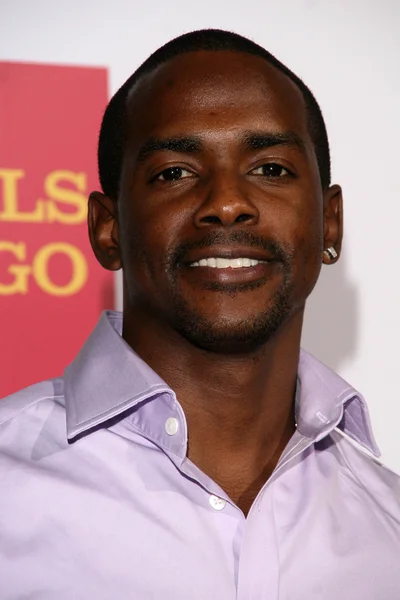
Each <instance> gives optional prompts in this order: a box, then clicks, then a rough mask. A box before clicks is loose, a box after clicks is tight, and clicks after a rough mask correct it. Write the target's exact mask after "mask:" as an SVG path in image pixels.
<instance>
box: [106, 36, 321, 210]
mask: <svg viewBox="0 0 400 600" xmlns="http://www.w3.org/2000/svg"><path fill="white" fill-rule="evenodd" d="M198 50H210V51H219V50H225V51H232V52H244V53H246V54H252V55H255V56H260V57H261V58H263V59H265V60H266V61H267V62H268V63H270V64H271V65H272V66H274V67H276V68H277V69H279V70H280V71H282V73H284V74H285V75H287V77H289V79H291V80H292V81H293V82H294V83H295V85H296V86H297V87H298V88H299V90H300V92H301V93H302V96H303V99H304V103H305V108H306V111H307V115H308V127H309V131H310V135H311V139H312V141H313V144H314V149H315V155H316V158H317V163H318V168H319V174H320V179H321V185H322V188H323V189H326V188H327V187H329V185H330V181H331V164H330V152H329V142H328V136H327V132H326V127H325V123H324V119H323V116H322V112H321V109H320V107H319V105H318V103H317V101H316V99H315V98H314V96H313V94H312V93H311V91H310V90H309V89H308V87H307V86H306V85H305V84H304V83H303V82H302V80H301V79H300V78H299V77H297V75H295V74H294V73H292V71H290V69H288V68H287V67H286V66H285V65H284V64H282V63H281V62H280V61H279V60H278V59H277V58H275V56H273V55H272V54H271V53H270V52H268V51H267V50H265V49H264V48H262V47H261V46H259V45H258V44H255V43H254V42H252V41H251V40H249V39H247V38H245V37H243V36H241V35H238V34H237V33H232V32H229V31H223V30H221V29H202V30H199V31H193V32H191V33H186V34H184V35H181V36H179V37H177V38H175V39H173V40H171V41H170V42H168V43H167V44H165V45H164V46H162V47H161V48H159V49H158V50H156V51H155V52H154V53H153V54H151V56H149V58H148V59H147V60H146V61H145V62H144V63H143V64H142V65H141V66H140V67H139V68H138V69H137V70H136V71H135V72H134V73H133V75H131V76H130V77H129V79H127V81H126V82H125V83H124V84H123V85H122V86H121V87H120V88H119V90H118V91H117V92H116V93H115V95H114V96H113V97H112V98H111V100H110V102H109V104H108V106H107V108H106V110H105V113H104V117H103V121H102V124H101V130H100V137H99V147H98V167H99V178H100V183H101V186H102V188H103V192H104V193H105V194H106V195H107V196H109V197H110V198H113V199H114V200H117V198H118V193H119V185H120V178H121V168H122V161H123V153H124V148H125V141H126V136H127V122H126V120H127V119H126V117H127V98H128V95H129V92H130V90H131V89H132V88H133V86H134V85H135V84H136V83H137V81H138V80H139V79H140V78H141V77H142V76H143V75H145V74H147V73H150V72H151V71H153V70H154V69H156V68H157V67H158V66H159V65H161V64H163V63H165V62H166V61H167V60H169V59H171V58H173V57H175V56H178V55H179V54H185V53H188V52H195V51H198Z"/></svg>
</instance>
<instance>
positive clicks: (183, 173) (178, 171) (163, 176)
mask: <svg viewBox="0 0 400 600" xmlns="http://www.w3.org/2000/svg"><path fill="white" fill-rule="evenodd" d="M187 177H194V175H193V173H192V172H191V171H188V170H187V169H183V168H182V167H168V169H164V171H161V173H159V174H158V175H156V177H154V179H153V181H157V180H158V181H160V180H161V181H178V180H179V179H186V178H187Z"/></svg>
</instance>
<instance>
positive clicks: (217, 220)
mask: <svg viewBox="0 0 400 600" xmlns="http://www.w3.org/2000/svg"><path fill="white" fill-rule="evenodd" d="M200 220H201V222H202V223H213V224H218V225H220V224H221V219H220V218H219V217H217V216H216V215H207V216H206V217H203V218H202V219H200Z"/></svg>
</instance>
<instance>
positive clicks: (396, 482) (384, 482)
mask: <svg viewBox="0 0 400 600" xmlns="http://www.w3.org/2000/svg"><path fill="white" fill-rule="evenodd" d="M331 437H332V438H333V440H334V442H335V446H336V448H337V449H338V451H339V454H340V457H341V462H342V465H343V467H344V468H345V470H346V471H347V472H348V475H349V477H351V479H352V481H353V483H354V484H356V486H357V487H358V488H359V490H360V492H362V494H363V495H365V496H366V497H368V498H369V500H370V501H372V502H373V503H374V504H375V506H376V508H380V509H381V510H382V511H384V513H385V514H386V515H387V516H388V517H389V518H391V519H393V520H394V521H395V522H396V523H397V525H398V526H400V476H399V475H397V474H396V473H395V472H394V471H392V470H390V469H389V468H388V467H386V466H385V465H384V464H383V463H382V462H381V461H380V460H379V459H378V458H376V457H375V456H373V455H372V454H371V453H370V452H368V451H366V450H364V448H363V447H362V446H361V445H360V444H358V443H357V442H354V441H353V440H352V439H351V438H350V437H349V436H348V435H346V434H344V433H343V432H342V431H340V430H339V429H335V430H334V431H333V432H332V433H331Z"/></svg>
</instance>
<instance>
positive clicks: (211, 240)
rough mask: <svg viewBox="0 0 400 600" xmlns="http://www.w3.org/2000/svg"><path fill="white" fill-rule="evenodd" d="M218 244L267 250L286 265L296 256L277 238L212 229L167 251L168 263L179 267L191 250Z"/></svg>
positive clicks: (241, 231) (240, 231) (290, 248)
mask: <svg viewBox="0 0 400 600" xmlns="http://www.w3.org/2000/svg"><path fill="white" fill-rule="evenodd" d="M216 244H221V245H227V246H235V244H240V245H244V246H248V247H250V248H257V249H261V250H265V251H266V252H268V254H270V255H271V256H272V257H273V259H274V260H276V261H280V262H282V263H283V265H284V266H289V265H290V264H291V262H292V259H293V256H294V250H293V248H292V247H289V246H288V245H287V244H283V243H282V242H278V241H276V240H272V239H269V238H268V239H267V238H264V237H262V236H259V235H256V234H254V233H252V232H250V231H246V230H243V229H241V230H237V231H231V232H227V231H222V230H220V231H218V230H214V231H210V232H209V233H207V234H206V235H205V236H204V237H203V238H202V239H201V240H198V241H193V242H183V243H182V244H179V246H176V247H175V248H174V249H171V250H170V251H169V252H168V253H167V264H168V265H169V266H170V268H171V267H172V268H174V267H178V266H179V265H180V264H181V263H182V262H184V259H185V255H186V254H187V253H188V252H189V251H191V250H204V248H208V247H210V246H214V245H216Z"/></svg>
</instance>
